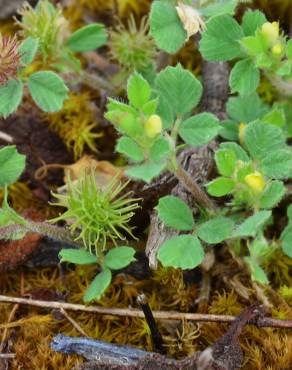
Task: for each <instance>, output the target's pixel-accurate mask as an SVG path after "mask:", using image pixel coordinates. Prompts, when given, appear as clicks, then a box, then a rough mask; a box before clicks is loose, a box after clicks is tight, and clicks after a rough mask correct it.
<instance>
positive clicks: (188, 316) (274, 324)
mask: <svg viewBox="0 0 292 370" xmlns="http://www.w3.org/2000/svg"><path fill="white" fill-rule="evenodd" d="M0 303H18V304H24V305H30V306H36V307H43V308H56V309H59V310H60V309H61V308H63V309H64V310H69V311H83V312H91V313H97V314H101V315H113V316H127V317H140V318H144V313H143V311H141V310H138V309H134V308H106V307H99V306H85V305H82V304H73V303H65V302H52V301H41V300H36V299H27V298H20V297H9V296H5V295H0ZM152 313H153V317H154V318H155V319H158V320H191V321H201V322H221V323H231V322H233V321H234V320H235V319H236V317H235V316H230V315H210V314H199V313H184V312H177V311H152ZM255 324H256V325H257V326H259V327H270V328H286V329H292V320H278V319H273V318H270V317H263V318H260V319H259V320H258V321H257V322H256V323H255Z"/></svg>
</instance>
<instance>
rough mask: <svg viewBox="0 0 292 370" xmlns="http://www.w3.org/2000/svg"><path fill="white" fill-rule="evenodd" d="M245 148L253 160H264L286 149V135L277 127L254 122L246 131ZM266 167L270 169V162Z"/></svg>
mask: <svg viewBox="0 0 292 370" xmlns="http://www.w3.org/2000/svg"><path fill="white" fill-rule="evenodd" d="M244 146H245V147H246V149H247V150H248V152H249V153H250V155H251V156H252V157H253V158H258V159H260V158H264V157H266V156H267V154H268V153H269V152H275V151H278V150H279V149H282V148H283V147H285V137H284V133H283V131H282V130H281V129H280V128H279V127H277V126H274V125H266V124H264V123H261V122H252V123H250V124H249V125H247V127H246V129H245V131H244ZM264 167H265V168H267V167H268V162H267V165H266V166H264Z"/></svg>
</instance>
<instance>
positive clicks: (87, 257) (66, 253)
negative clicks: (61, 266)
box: [59, 248, 98, 265]
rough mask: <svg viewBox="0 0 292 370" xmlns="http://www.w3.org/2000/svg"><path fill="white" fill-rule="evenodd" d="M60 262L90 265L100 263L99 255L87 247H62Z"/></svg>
mask: <svg viewBox="0 0 292 370" xmlns="http://www.w3.org/2000/svg"><path fill="white" fill-rule="evenodd" d="M59 258H60V262H69V263H74V264H75V265H90V264H92V263H96V264H97V263H98V260H97V257H96V256H95V255H94V254H91V253H89V252H88V251H86V250H85V249H72V248H69V249H61V251H60V253H59Z"/></svg>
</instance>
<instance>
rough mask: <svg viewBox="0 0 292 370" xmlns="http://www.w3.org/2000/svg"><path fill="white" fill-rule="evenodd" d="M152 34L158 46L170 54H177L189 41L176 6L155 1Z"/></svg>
mask: <svg viewBox="0 0 292 370" xmlns="http://www.w3.org/2000/svg"><path fill="white" fill-rule="evenodd" d="M150 33H151V35H152V36H153V38H154V40H155V42H156V44H157V46H158V47H159V48H160V49H163V50H165V51H167V52H168V53H175V52H176V51H178V50H179V49H180V48H181V47H182V46H183V44H184V42H185V40H186V39H187V33H186V31H185V29H184V28H183V25H182V22H181V20H180V19H179V16H178V14H177V11H176V9H175V5H174V4H169V3H167V2H163V1H155V2H153V4H152V6H151V12H150Z"/></svg>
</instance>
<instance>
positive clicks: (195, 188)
mask: <svg viewBox="0 0 292 370" xmlns="http://www.w3.org/2000/svg"><path fill="white" fill-rule="evenodd" d="M174 175H175V176H176V177H177V178H178V180H179V181H180V182H181V184H182V185H183V186H184V187H185V188H186V189H187V190H188V191H189V192H190V193H191V194H192V195H193V196H194V198H195V200H196V202H197V203H198V205H199V206H201V207H202V208H206V209H208V210H210V211H213V212H215V211H216V206H215V204H214V202H213V201H212V199H211V198H209V196H208V195H207V194H206V192H205V191H204V190H203V189H201V187H200V186H199V185H198V184H197V183H196V182H195V181H194V180H193V179H192V178H191V176H190V175H189V173H188V172H187V171H185V170H184V169H183V168H182V167H181V166H180V165H179V164H178V165H177V169H176V171H175V172H174Z"/></svg>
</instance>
